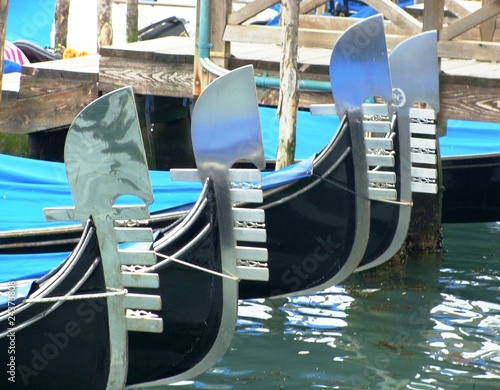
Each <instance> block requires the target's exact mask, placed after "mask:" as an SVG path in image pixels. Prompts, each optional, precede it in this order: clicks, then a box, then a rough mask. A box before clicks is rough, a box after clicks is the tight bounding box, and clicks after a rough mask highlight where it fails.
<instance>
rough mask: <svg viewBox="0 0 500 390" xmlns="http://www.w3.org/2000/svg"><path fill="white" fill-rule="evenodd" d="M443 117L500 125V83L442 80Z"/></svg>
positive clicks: (464, 79)
mask: <svg viewBox="0 0 500 390" xmlns="http://www.w3.org/2000/svg"><path fill="white" fill-rule="evenodd" d="M440 102H441V104H440V113H439V114H440V117H442V118H453V119H458V120H473V121H482V122H497V123H498V122H499V118H500V80H492V79H481V78H474V77H457V76H447V75H443V76H441V82H440Z"/></svg>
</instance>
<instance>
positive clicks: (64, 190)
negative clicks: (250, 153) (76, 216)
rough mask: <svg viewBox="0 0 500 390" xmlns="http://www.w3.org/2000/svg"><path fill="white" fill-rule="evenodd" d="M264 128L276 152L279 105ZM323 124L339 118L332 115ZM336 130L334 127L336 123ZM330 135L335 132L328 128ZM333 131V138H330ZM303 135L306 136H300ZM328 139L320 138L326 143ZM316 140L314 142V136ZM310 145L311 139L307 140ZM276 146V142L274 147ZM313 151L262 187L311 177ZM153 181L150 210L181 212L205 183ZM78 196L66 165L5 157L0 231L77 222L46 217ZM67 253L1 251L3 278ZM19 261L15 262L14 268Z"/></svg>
mask: <svg viewBox="0 0 500 390" xmlns="http://www.w3.org/2000/svg"><path fill="white" fill-rule="evenodd" d="M261 113H262V119H263V128H265V127H267V130H265V131H264V134H267V135H266V136H265V142H266V150H267V153H266V154H268V155H273V156H274V155H275V153H276V145H277V139H276V140H275V139H273V137H274V136H276V137H277V134H278V131H277V130H276V129H272V127H274V126H277V125H278V119H277V118H276V117H275V109H270V108H266V109H263V110H262V112H261ZM300 118H301V119H300V120H299V122H300V123H302V122H303V121H304V126H307V127H309V126H310V123H309V122H308V121H309V120H310V114H309V113H306V112H302V113H301V114H300ZM323 123H333V126H335V123H338V122H336V121H335V120H333V122H332V119H331V118H330V119H329V120H328V119H327V120H326V121H325V120H324V121H323ZM334 129H335V127H334ZM329 133H330V134H333V133H334V130H333V131H329ZM330 137H331V135H330V136H329V137H328V139H329V138H330ZM299 139H302V137H300V138H299ZM328 139H326V138H325V140H324V141H323V140H321V139H320V140H321V144H322V145H324V144H326V143H327V142H328ZM309 141H311V140H309ZM304 144H306V142H304ZM273 145H274V146H273ZM313 145H314V143H313V142H309V146H308V148H307V150H313ZM313 158H314V152H313V153H311V154H309V155H308V156H307V158H306V159H304V160H303V161H301V162H300V163H298V164H295V165H292V166H290V167H287V168H285V169H282V170H280V171H276V172H265V173H264V174H263V180H262V188H263V189H268V188H272V187H276V186H278V185H282V184H286V183H289V182H292V181H296V180H299V179H301V178H304V177H308V176H310V175H311V172H312V163H313ZM150 175H151V183H152V186H153V193H154V198H155V201H154V203H153V204H152V205H151V206H150V212H151V213H156V212H160V211H165V210H180V209H186V208H189V207H191V206H192V204H193V203H194V202H196V200H197V199H198V196H199V193H200V191H201V184H200V183H190V182H173V181H172V180H171V179H170V173H169V172H164V171H151V172H150ZM137 201H138V200H137V199H135V198H132V197H121V198H120V199H119V200H118V203H121V204H133V203H136V202H137ZM72 205H73V200H72V197H71V194H70V191H69V186H68V182H67V178H66V170H65V167H64V164H62V163H55V162H47V161H39V160H32V159H27V158H20V157H13V156H7V155H0V210H1V211H2V218H0V230H2V231H7V230H16V229H32V228H41V227H45V228H46V227H55V226H68V225H74V224H77V223H76V222H46V221H45V220H44V217H43V209H44V208H45V207H60V206H72ZM67 255H68V253H52V254H45V255H28V256H23V255H0V263H1V267H0V282H6V281H12V280H19V279H30V278H38V277H40V276H42V275H45V274H46V273H47V272H49V271H50V270H51V269H53V268H54V267H56V266H57V265H59V264H60V263H61V262H62V261H63V260H64V259H65V258H66V257H67ZM14 265H15V266H14Z"/></svg>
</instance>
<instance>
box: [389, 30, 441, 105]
mask: <svg viewBox="0 0 500 390" xmlns="http://www.w3.org/2000/svg"><path fill="white" fill-rule="evenodd" d="M389 64H390V67H391V78H392V85H393V92H394V94H393V96H394V102H393V103H394V104H395V105H396V106H397V107H398V112H400V111H401V110H402V109H405V110H409V109H410V107H411V106H412V105H413V104H415V103H418V102H425V103H427V104H428V105H430V106H431V107H432V109H433V110H434V111H435V112H439V62H438V55H437V33H436V31H427V32H424V33H421V34H418V35H415V36H413V37H411V38H408V39H406V40H405V41H403V42H401V43H400V44H399V45H398V46H396V47H395V48H394V50H393V51H392V53H391V55H390V56H389Z"/></svg>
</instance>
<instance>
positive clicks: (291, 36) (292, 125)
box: [276, 0, 300, 169]
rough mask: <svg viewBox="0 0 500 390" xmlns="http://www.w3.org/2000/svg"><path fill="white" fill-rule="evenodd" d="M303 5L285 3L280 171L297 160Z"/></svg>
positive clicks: (295, 1) (287, 0)
mask: <svg viewBox="0 0 500 390" xmlns="http://www.w3.org/2000/svg"><path fill="white" fill-rule="evenodd" d="M299 6H300V5H299V0H282V2H281V50H282V54H281V66H280V82H281V87H280V92H279V99H278V110H277V115H278V116H279V118H280V121H279V122H280V129H279V140H278V151H277V155H276V169H281V168H284V167H286V166H288V165H291V164H293V163H294V159H295V132H296V123H297V107H298V104H299V92H298V90H299V87H298V76H297V51H298V31H299Z"/></svg>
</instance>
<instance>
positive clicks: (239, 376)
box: [181, 224, 500, 390]
mask: <svg viewBox="0 0 500 390" xmlns="http://www.w3.org/2000/svg"><path fill="white" fill-rule="evenodd" d="M444 240H445V242H444V246H445V252H444V253H443V254H439V255H425V256H415V257H412V258H411V259H410V260H409V261H408V262H407V263H406V264H392V265H391V266H388V267H382V268H380V267H379V268H377V269H375V270H373V271H367V272H364V273H360V274H355V275H353V276H351V277H350V278H349V279H348V280H346V282H345V283H344V284H343V285H341V286H336V287H334V288H331V289H329V290H326V291H323V292H320V293H317V294H314V295H308V296H301V297H294V298H288V299H276V300H252V301H244V302H241V303H240V312H239V321H238V324H237V333H236V335H235V337H234V340H233V344H232V347H231V349H230V350H229V351H228V352H227V353H226V355H225V356H224V357H223V358H222V359H221V361H220V362H219V363H218V364H217V366H215V367H214V368H213V369H212V370H210V371H209V372H207V373H206V374H204V375H201V376H200V377H198V378H196V380H195V381H190V382H187V383H183V384H182V386H181V387H182V388H203V389H237V388H240V387H242V386H245V389H253V388H255V389H263V388H264V389H305V388H332V389H368V388H369V389H446V390H448V389H475V390H478V389H498V388H500V224H468V225H447V226H445V227H444Z"/></svg>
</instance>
